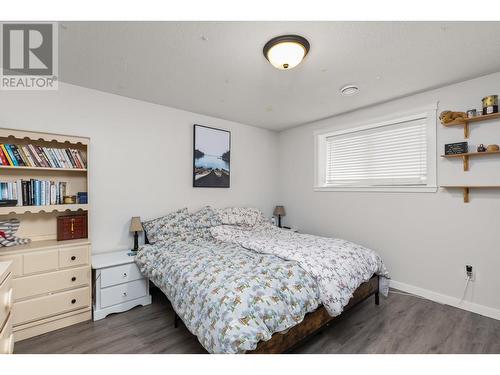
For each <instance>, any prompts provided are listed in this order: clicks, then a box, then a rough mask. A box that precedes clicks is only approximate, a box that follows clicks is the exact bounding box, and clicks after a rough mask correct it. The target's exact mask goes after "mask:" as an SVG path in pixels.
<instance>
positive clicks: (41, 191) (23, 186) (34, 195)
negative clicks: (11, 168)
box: [0, 179, 67, 206]
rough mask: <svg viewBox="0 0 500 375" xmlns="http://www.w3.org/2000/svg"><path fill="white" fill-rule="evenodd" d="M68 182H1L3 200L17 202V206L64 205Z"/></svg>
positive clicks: (0, 190) (33, 180) (32, 180)
mask: <svg viewBox="0 0 500 375" xmlns="http://www.w3.org/2000/svg"><path fill="white" fill-rule="evenodd" d="M66 186H67V183H66V182H59V181H47V180H35V179H31V180H17V181H15V182H0V192H1V197H2V200H17V206H48V205H54V204H63V200H64V196H65V195H66Z"/></svg>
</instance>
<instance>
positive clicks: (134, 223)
mask: <svg viewBox="0 0 500 375" xmlns="http://www.w3.org/2000/svg"><path fill="white" fill-rule="evenodd" d="M142 231H143V229H142V223H141V218H140V217H139V216H134V217H132V220H130V229H129V232H132V233H134V248H133V249H132V252H133V253H137V250H139V232H142Z"/></svg>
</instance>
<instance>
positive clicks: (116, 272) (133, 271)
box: [101, 263, 144, 288]
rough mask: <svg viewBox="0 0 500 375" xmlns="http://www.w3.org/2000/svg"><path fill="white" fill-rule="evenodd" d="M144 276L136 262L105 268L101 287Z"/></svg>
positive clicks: (102, 273)
mask: <svg viewBox="0 0 500 375" xmlns="http://www.w3.org/2000/svg"><path fill="white" fill-rule="evenodd" d="M142 278H144V276H142V274H141V271H139V267H137V265H136V264H135V263H130V264H124V265H123V266H117V267H111V268H105V269H103V270H102V271H101V288H107V287H108V286H112V285H118V284H122V283H127V282H129V281H134V280H140V279H142Z"/></svg>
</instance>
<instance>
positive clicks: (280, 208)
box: [273, 206, 286, 216]
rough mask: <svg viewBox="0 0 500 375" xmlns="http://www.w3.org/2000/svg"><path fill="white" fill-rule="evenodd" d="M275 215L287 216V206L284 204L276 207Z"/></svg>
mask: <svg viewBox="0 0 500 375" xmlns="http://www.w3.org/2000/svg"><path fill="white" fill-rule="evenodd" d="M273 215H274V216H285V215H286V213H285V207H284V206H276V207H275V208H274V212H273Z"/></svg>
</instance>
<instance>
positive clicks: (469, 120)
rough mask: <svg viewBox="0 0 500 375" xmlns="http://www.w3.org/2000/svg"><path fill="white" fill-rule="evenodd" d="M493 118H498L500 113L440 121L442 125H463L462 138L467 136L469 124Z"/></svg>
mask: <svg viewBox="0 0 500 375" xmlns="http://www.w3.org/2000/svg"><path fill="white" fill-rule="evenodd" d="M495 119H500V113H492V114H491V115H482V116H476V117H471V118H467V119H464V120H462V119H459V120H455V121H452V122H448V123H447V124H443V123H441V124H442V125H443V126H446V127H448V126H463V127H464V138H466V139H467V138H469V124H473V123H475V122H481V121H488V120H495Z"/></svg>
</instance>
